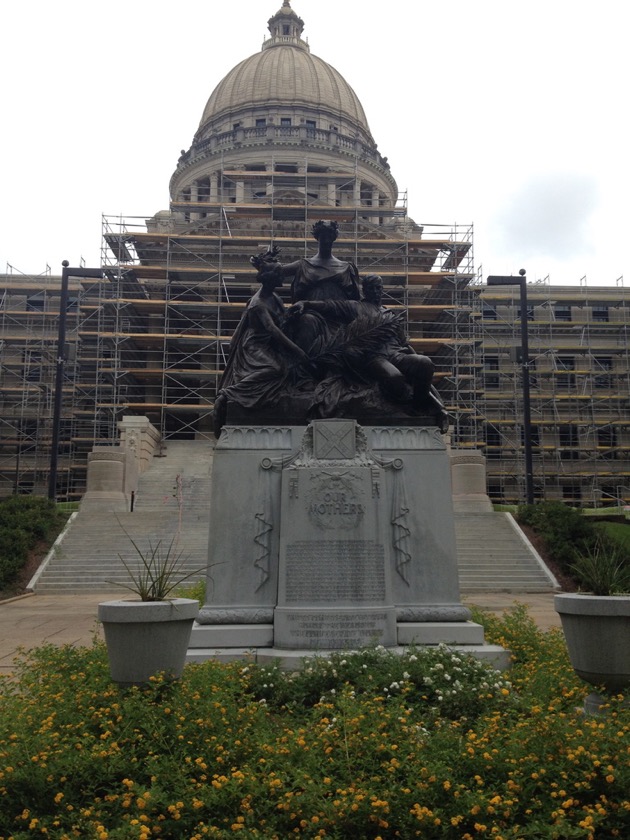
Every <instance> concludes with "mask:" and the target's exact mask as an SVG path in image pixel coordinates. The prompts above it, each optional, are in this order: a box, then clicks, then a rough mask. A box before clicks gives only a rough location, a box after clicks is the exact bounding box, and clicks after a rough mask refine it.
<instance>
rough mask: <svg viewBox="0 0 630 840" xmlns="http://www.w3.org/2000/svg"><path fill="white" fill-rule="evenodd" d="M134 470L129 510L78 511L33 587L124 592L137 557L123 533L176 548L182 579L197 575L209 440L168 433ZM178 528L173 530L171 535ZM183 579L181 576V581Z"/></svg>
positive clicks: (204, 540)
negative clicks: (158, 450)
mask: <svg viewBox="0 0 630 840" xmlns="http://www.w3.org/2000/svg"><path fill="white" fill-rule="evenodd" d="M163 452H164V454H163V455H162V456H159V457H155V458H154V459H153V461H152V463H151V467H150V469H149V470H147V471H146V472H145V473H143V475H142V476H141V477H140V481H139V484H138V491H137V493H136V498H135V504H134V512H133V513H114V512H112V511H107V510H101V511H91V510H83V511H79V513H78V515H77V516H76V517H75V519H74V521H73V522H72V524H71V526H70V527H69V528H68V530H67V531H66V533H65V535H64V537H63V539H62V540H61V541H60V542H59V543H58V544H57V547H56V548H55V550H54V551H53V552H52V555H51V556H50V559H49V561H48V563H47V564H46V566H45V567H44V568H43V569H41V570H40V572H39V574H38V576H36V579H35V581H34V582H33V583H32V585H33V588H34V589H35V591H36V592H41V593H44V592H45V593H62V592H66V593H70V592H77V593H78V592H90V591H103V592H106V591H112V592H117V593H119V594H120V596H121V597H125V589H123V588H121V586H119V585H117V584H122V583H128V582H129V575H128V573H127V571H126V570H125V567H124V565H123V563H122V561H121V559H120V556H119V555H122V556H123V557H124V558H125V560H126V561H127V563H128V564H129V565H130V566H131V567H132V568H137V566H138V563H139V558H138V555H137V553H136V552H135V550H134V548H133V545H132V544H131V541H130V539H129V538H130V537H131V539H133V541H134V542H135V543H136V544H137V545H138V546H139V547H140V548H141V549H142V550H143V551H144V550H146V549H147V548H148V547H149V545H152V546H153V547H155V546H156V544H157V543H158V542H161V549H162V550H164V551H165V550H167V549H168V547H169V546H170V544H171V541H172V540H173V538H174V537H176V541H175V543H174V545H173V550H174V552H175V553H176V554H181V568H182V574H187V573H190V572H195V574H194V575H193V576H192V577H191V578H190V582H194V581H195V580H201V579H203V578H204V577H205V567H206V564H207V551H208V514H209V510H210V476H211V471H212V446H211V444H210V443H208V442H207V441H169V442H168V443H167V444H166V446H165V448H164V450H163ZM177 535H178V536H177ZM187 582H188V581H187Z"/></svg>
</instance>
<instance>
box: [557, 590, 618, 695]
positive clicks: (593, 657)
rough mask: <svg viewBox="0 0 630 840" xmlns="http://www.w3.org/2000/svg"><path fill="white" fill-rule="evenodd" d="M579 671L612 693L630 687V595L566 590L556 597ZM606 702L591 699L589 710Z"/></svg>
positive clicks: (594, 683)
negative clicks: (588, 593) (582, 592)
mask: <svg viewBox="0 0 630 840" xmlns="http://www.w3.org/2000/svg"><path fill="white" fill-rule="evenodd" d="M554 607H555V609H556V612H557V613H559V615H560V618H561V620H562V630H563V631H564V636H565V639H566V642H567V648H568V649H569V657H570V659H571V665H572V666H573V668H574V670H575V673H576V674H577V675H578V677H580V678H581V679H583V680H584V681H585V682H588V683H591V684H592V685H596V686H598V685H603V686H604V687H605V688H606V691H607V692H608V693H610V694H618V693H620V692H621V693H625V692H626V691H627V689H628V686H630V595H607V596H603V595H582V594H575V593H563V594H562V595H556V596H555V598H554ZM601 702H603V700H602V698H599V695H596V694H594V695H591V697H590V698H587V701H586V703H585V708H586V710H587V711H596V709H595V705H596V704H597V705H599V704H600V703H601Z"/></svg>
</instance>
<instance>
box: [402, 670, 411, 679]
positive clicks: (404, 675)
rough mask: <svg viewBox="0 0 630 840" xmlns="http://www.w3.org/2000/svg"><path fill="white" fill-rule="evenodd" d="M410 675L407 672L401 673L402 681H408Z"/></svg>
mask: <svg viewBox="0 0 630 840" xmlns="http://www.w3.org/2000/svg"><path fill="white" fill-rule="evenodd" d="M410 676H411V674H410V673H409V672H408V671H403V680H408V679H409V677H410Z"/></svg>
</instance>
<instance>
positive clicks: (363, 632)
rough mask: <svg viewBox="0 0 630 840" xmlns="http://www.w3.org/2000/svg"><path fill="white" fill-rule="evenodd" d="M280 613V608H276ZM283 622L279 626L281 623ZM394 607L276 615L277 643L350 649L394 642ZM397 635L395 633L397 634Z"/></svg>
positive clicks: (281, 613)
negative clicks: (364, 610)
mask: <svg viewBox="0 0 630 840" xmlns="http://www.w3.org/2000/svg"><path fill="white" fill-rule="evenodd" d="M276 612H278V611H276ZM278 622H279V626H278ZM395 625H396V621H395V615H394V613H393V610H390V609H382V610H368V611H366V612H365V613H363V612H361V610H354V611H350V610H347V611H345V612H344V611H339V610H337V611H335V610H325V611H324V612H314V611H310V610H300V611H299V612H290V611H287V612H285V611H284V610H280V615H278V614H276V628H277V630H278V629H279V630H280V633H279V635H280V637H281V638H280V639H278V638H277V636H276V642H275V644H276V646H278V647H281V646H283V639H284V642H285V645H286V640H287V639H289V640H290V646H291V647H295V648H298V649H299V648H304V649H310V648H313V649H315V650H322V649H328V650H348V649H350V648H358V647H363V646H365V645H367V644H392V628H393V629H394V631H395ZM394 638H395V636H394Z"/></svg>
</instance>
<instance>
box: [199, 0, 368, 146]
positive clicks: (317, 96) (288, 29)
mask: <svg viewBox="0 0 630 840" xmlns="http://www.w3.org/2000/svg"><path fill="white" fill-rule="evenodd" d="M303 26H304V24H303V22H302V20H301V19H300V18H299V17H298V16H297V15H296V14H295V12H294V11H293V9H291V7H290V5H289V2H288V0H285V3H284V5H283V6H282V8H281V9H280V10H279V11H278V12H277V13H276V14H275V15H274V16H273V17H272V18H270V20H269V31H270V32H271V38H270V39H268V40H266V41H265V42H264V43H263V46H262V50H261V51H260V52H258V53H255V54H254V55H252V56H250V57H249V58H246V59H245V60H244V61H241V62H240V64H237V65H236V67H234V68H233V69H232V70H231V71H230V72H229V73H228V74H227V76H225V78H224V79H223V80H222V81H221V82H219V84H218V85H217V86H216V88H215V89H214V91H213V92H212V94H211V96H210V99H209V100H208V102H207V104H206V107H205V108H204V111H203V116H202V118H201V122H200V124H199V131H198V136H199V135H200V134H205V133H206V131H205V130H207V129H208V128H210V127H211V126H212V127H218V126H219V125H220V124H221V123H223V122H225V121H229V120H231V119H233V118H236V117H238V116H239V115H240V114H241V113H242V112H243V111H244V110H247V109H249V110H250V111H251V110H252V109H256V108H257V107H260V108H263V107H264V108H265V109H266V110H269V109H270V108H271V109H273V108H274V107H277V108H283V107H289V108H300V109H304V108H307V109H309V110H315V111H318V112H319V113H320V114H325V115H326V116H327V117H329V118H330V119H331V120H333V121H337V122H339V123H341V124H343V125H345V126H346V127H349V126H348V123H350V124H352V125H353V126H354V127H355V130H356V131H357V132H358V133H359V134H362V135H364V137H365V139H369V140H372V135H371V133H370V129H369V126H368V122H367V119H366V116H365V112H364V110H363V107H362V105H361V103H360V101H359V98H358V96H357V95H356V93H355V92H354V90H353V89H352V88H351V87H350V85H349V84H348V82H346V80H345V79H344V78H343V76H342V75H341V73H339V72H338V71H337V70H335V68H334V67H332V66H331V65H330V64H327V63H326V62H325V61H323V60H322V59H321V58H318V57H317V56H315V55H312V54H311V51H310V48H309V45H308V44H307V43H306V41H303V40H302V38H301V34H302V29H303ZM204 129H205V130H204ZM372 142H373V141H372Z"/></svg>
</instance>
